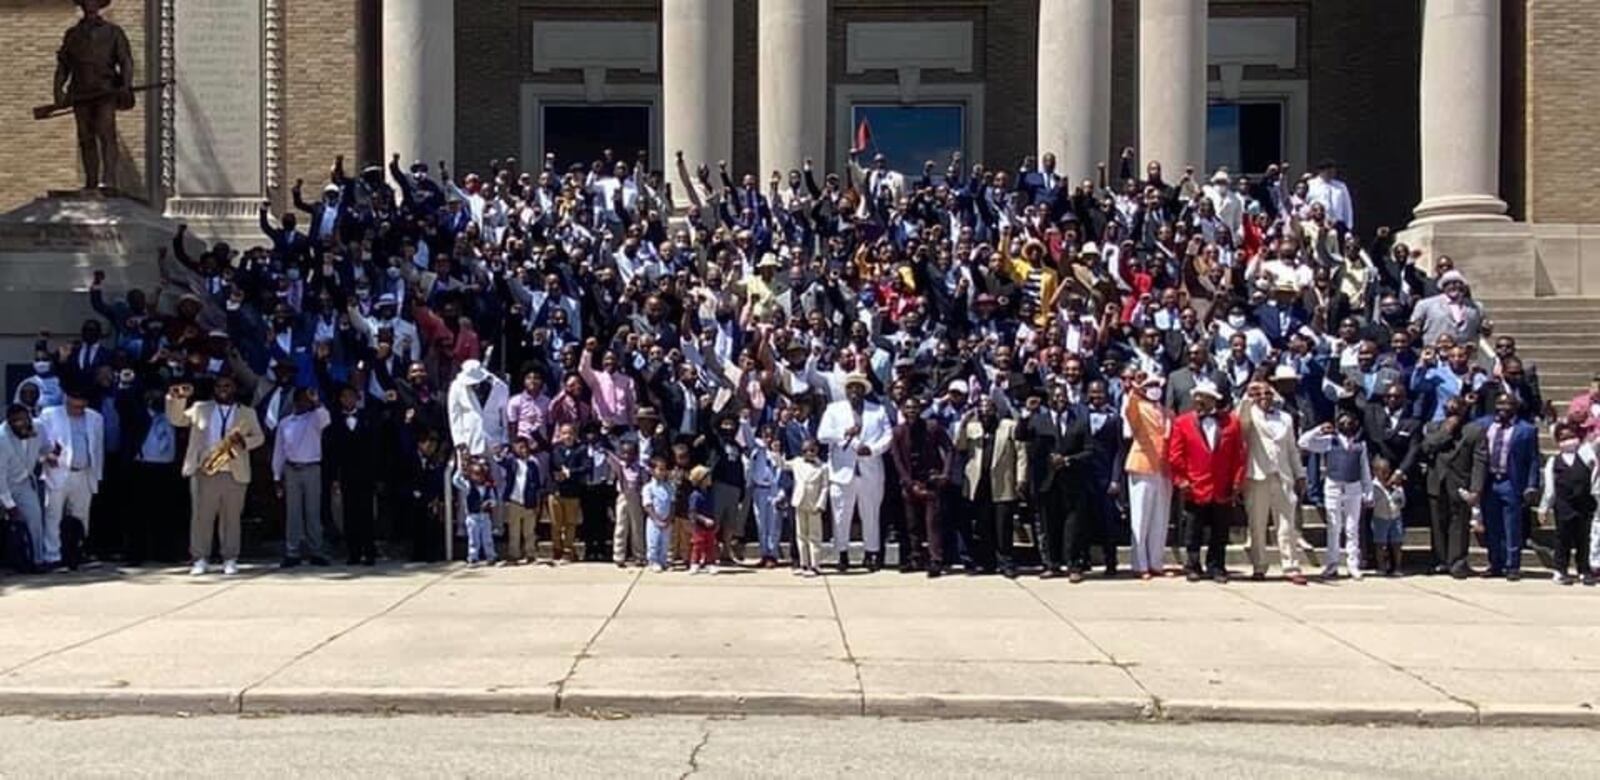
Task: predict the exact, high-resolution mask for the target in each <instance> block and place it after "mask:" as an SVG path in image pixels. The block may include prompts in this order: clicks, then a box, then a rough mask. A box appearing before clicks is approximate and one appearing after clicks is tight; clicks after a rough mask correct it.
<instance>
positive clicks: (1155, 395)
mask: <svg viewBox="0 0 1600 780" xmlns="http://www.w3.org/2000/svg"><path fill="white" fill-rule="evenodd" d="M1144 397H1145V398H1147V399H1149V400H1151V401H1160V400H1161V388H1159V387H1146V388H1145V389H1144Z"/></svg>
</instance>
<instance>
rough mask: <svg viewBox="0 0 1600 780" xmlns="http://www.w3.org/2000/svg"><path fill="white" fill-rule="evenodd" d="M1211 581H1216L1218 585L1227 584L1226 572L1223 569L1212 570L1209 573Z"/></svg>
mask: <svg viewBox="0 0 1600 780" xmlns="http://www.w3.org/2000/svg"><path fill="white" fill-rule="evenodd" d="M1211 581H1212V582H1215V583H1217V584H1218V585H1226V584H1228V573H1227V572H1225V571H1214V572H1212V573H1211Z"/></svg>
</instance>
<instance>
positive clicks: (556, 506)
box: [550, 423, 594, 565]
mask: <svg viewBox="0 0 1600 780" xmlns="http://www.w3.org/2000/svg"><path fill="white" fill-rule="evenodd" d="M593 470H594V459H593V457H592V456H591V455H590V453H589V447H588V445H586V444H584V443H583V442H580V441H578V431H577V429H576V428H574V427H573V425H572V423H563V424H562V425H561V427H560V428H557V429H556V446H555V449H554V451H552V452H551V453H550V472H551V474H550V476H551V477H552V480H551V481H552V482H554V484H555V490H554V491H553V492H552V493H551V495H550V548H551V550H550V555H551V557H552V558H553V559H554V560H555V562H556V564H557V565H560V564H561V563H564V562H568V561H576V560H577V559H578V545H577V533H578V521H579V519H580V518H581V517H582V511H583V510H582V504H581V502H582V499H583V495H584V491H585V489H586V488H587V486H588V483H589V474H590V472H592V471H593Z"/></svg>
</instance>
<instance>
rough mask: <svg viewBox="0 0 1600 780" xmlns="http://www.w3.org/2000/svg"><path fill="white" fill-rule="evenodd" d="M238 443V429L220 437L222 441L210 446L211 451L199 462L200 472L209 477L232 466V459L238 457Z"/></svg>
mask: <svg viewBox="0 0 1600 780" xmlns="http://www.w3.org/2000/svg"><path fill="white" fill-rule="evenodd" d="M240 443H241V441H240V436H239V432H238V431H234V432H232V433H229V434H228V435H226V436H224V437H222V441H219V442H217V446H215V447H212V448H211V452H209V453H206V458H205V460H203V461H201V462H200V473H202V474H204V475H206V476H208V477H211V476H216V475H217V474H221V473H222V472H224V471H227V470H228V469H229V468H230V467H232V466H233V461H234V459H235V458H237V457H239V447H238V445H239V444H240Z"/></svg>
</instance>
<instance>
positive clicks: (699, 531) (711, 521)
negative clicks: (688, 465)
mask: <svg viewBox="0 0 1600 780" xmlns="http://www.w3.org/2000/svg"><path fill="white" fill-rule="evenodd" d="M689 484H690V486H691V492H690V493H689V523H690V525H692V526H693V527H694V539H693V540H692V541H691V542H690V547H689V573H690V574H700V573H702V572H704V573H706V574H716V573H717V514H716V509H715V508H714V506H713V504H712V501H711V469H708V468H706V467H705V466H695V467H694V468H693V469H690V470H689Z"/></svg>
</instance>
